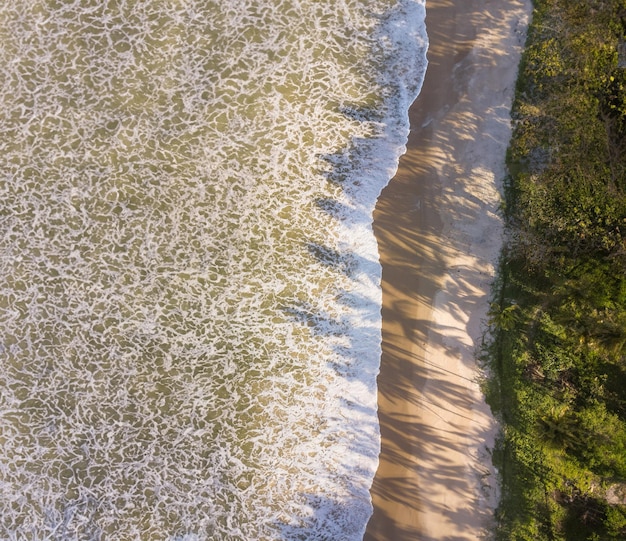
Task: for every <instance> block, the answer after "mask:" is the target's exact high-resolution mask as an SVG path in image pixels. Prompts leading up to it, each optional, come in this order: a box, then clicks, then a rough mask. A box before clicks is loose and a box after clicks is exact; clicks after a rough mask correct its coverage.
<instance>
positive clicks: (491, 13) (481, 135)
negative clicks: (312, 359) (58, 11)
mask: <svg viewBox="0 0 626 541" xmlns="http://www.w3.org/2000/svg"><path fill="white" fill-rule="evenodd" d="M530 11H531V7H530V0H504V1H497V2H496V1H495V0H476V1H474V2H472V3H471V4H470V3H468V2H466V1H464V0H427V5H426V28H427V32H428V37H429V42H430V44H429V49H428V60H429V65H428V69H427V71H426V77H425V79H424V84H423V86H422V90H421V92H420V95H419V96H418V98H417V100H416V101H415V102H414V103H413V105H412V106H411V108H410V111H409V116H410V123H411V132H410V134H409V139H408V142H407V152H406V153H405V155H404V156H402V158H401V159H400V163H399V167H398V172H397V173H396V176H395V177H394V178H393V179H392V181H391V182H390V183H389V185H388V186H387V187H386V188H385V189H384V190H383V192H382V194H381V196H380V197H379V200H378V203H377V207H376V211H375V213H374V232H375V235H376V238H377V240H378V244H379V255H380V262H381V265H382V268H383V273H382V289H383V308H382V319H383V329H382V336H383V344H382V359H381V369H380V374H379V376H378V404H379V411H378V414H379V421H380V429H381V454H380V459H379V467H378V471H377V473H376V477H375V478H374V482H373V485H372V488H371V491H370V492H371V496H372V502H373V505H374V514H373V516H372V517H371V519H370V521H369V523H368V525H367V529H366V532H365V537H364V539H365V541H384V540H388V541H403V540H408V539H411V540H416V539H419V540H423V541H425V540H433V541H434V540H442V539H449V540H455V541H470V540H477V539H481V538H484V537H485V536H486V535H488V532H489V531H490V530H491V524H492V520H493V512H494V509H495V506H496V504H497V497H498V494H497V488H498V487H497V480H496V473H495V471H494V468H493V466H492V465H491V456H490V453H491V450H492V449H493V446H494V440H495V436H496V433H497V429H498V427H497V425H496V422H495V420H494V419H493V417H492V415H491V412H490V409H489V407H488V406H487V404H486V403H485V402H484V398H483V395H482V392H481V390H480V385H479V381H478V379H479V376H480V371H479V369H478V367H477V365H476V352H477V350H478V349H479V348H480V345H481V340H482V333H483V330H484V322H485V320H486V312H487V309H488V301H489V294H490V288H491V283H492V280H493V277H494V273H495V266H496V262H497V258H498V255H499V252H500V248H501V238H502V222H501V219H500V217H499V215H498V207H499V204H500V187H501V181H502V179H503V178H504V176H505V163H504V160H505V153H506V147H507V144H508V140H509V138H510V109H511V102H512V99H513V94H514V87H515V80H516V78H517V66H518V64H519V55H520V53H521V49H522V46H523V42H524V39H525V30H526V25H527V22H528V17H529V15H530Z"/></svg>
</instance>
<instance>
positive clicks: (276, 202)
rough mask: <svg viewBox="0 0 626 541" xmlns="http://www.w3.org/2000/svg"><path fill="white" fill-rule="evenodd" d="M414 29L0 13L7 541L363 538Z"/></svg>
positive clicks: (88, 8)
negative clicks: (384, 276) (390, 200)
mask: <svg viewBox="0 0 626 541" xmlns="http://www.w3.org/2000/svg"><path fill="white" fill-rule="evenodd" d="M424 16H425V12H424V1H423V0H73V1H72V0H19V1H13V2H8V1H7V2H2V3H1V4H0V133H1V136H0V539H2V540H5V539H6V540H12V539H15V540H26V539H28V540H44V539H50V540H80V541H87V540H107V541H108V540H111V541H113V540H150V541H155V540H215V541H223V540H242V541H252V540H333V541H342V540H354V541H356V540H359V539H361V538H362V535H363V531H364V528H365V525H366V523H367V520H368V518H369V516H370V514H371V501H370V496H369V487H370V485H371V482H372V478H373V476H374V473H375V470H376V465H377V454H378V450H379V432H378V421H377V416H376V381H375V379H376V374H377V372H378V367H379V362H380V341H381V336H380V327H381V321H380V303H381V293H380V288H379V283H380V266H379V263H378V256H377V249H376V242H375V239H374V237H373V235H372V230H371V215H372V210H373V207H374V204H375V201H376V198H377V196H378V195H379V193H380V190H381V189H382V188H383V187H384V186H385V185H386V184H387V182H388V181H389V179H390V178H391V177H392V175H393V173H394V171H395V169H396V166H397V161H398V157H399V155H400V154H401V152H402V151H403V146H404V144H405V141H406V136H407V133H408V121H407V109H408V106H409V104H410V103H411V101H412V100H413V99H414V98H415V97H416V95H417V94H418V92H419V88H420V85H421V81H422V78H423V74H424V71H425V67H426V60H425V53H426V48H427V37H426V32H425V27H424Z"/></svg>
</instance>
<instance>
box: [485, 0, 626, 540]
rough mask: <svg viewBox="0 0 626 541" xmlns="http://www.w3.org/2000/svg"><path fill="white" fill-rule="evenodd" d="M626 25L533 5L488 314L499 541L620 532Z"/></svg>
mask: <svg viewBox="0 0 626 541" xmlns="http://www.w3.org/2000/svg"><path fill="white" fill-rule="evenodd" d="M625 32H626V0H536V1H535V10H534V14H533V20H532V23H531V26H530V28H529V33H528V40H527V44H526V49H525V52H524V56H523V59H522V62H521V65H520V73H519V79H518V88H517V95H516V101H515V104H514V108H513V120H514V134H513V139H512V141H511V146H510V148H509V155H508V163H509V171H510V176H509V178H508V181H507V186H506V205H505V216H506V220H507V227H508V233H509V238H508V242H507V246H506V248H505V250H504V252H503V256H502V264H501V269H500V275H499V284H498V287H497V289H496V298H495V299H494V302H493V304H492V307H491V311H490V324H491V329H492V336H493V338H492V342H491V344H490V346H489V347H490V352H489V357H490V358H491V359H492V360H493V373H494V378H493V381H491V383H490V388H489V390H488V393H489V398H490V401H491V403H492V407H493V408H494V410H496V411H497V412H498V413H499V415H500V417H501V419H502V424H503V434H502V438H501V442H500V445H499V448H498V450H497V453H496V454H497V456H496V460H497V463H498V466H499V468H500V473H501V475H502V488H503V497H502V501H501V505H500V507H499V510H498V518H499V527H498V539H502V540H506V541H514V540H531V539H532V540H533V541H536V540H544V539H545V540H608V539H622V540H623V539H626V497H624V496H623V494H624V493H626V69H624V68H620V67H618V45H619V43H620V42H621V41H622V40H624V34H625ZM620 494H621V495H622V496H620Z"/></svg>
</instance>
